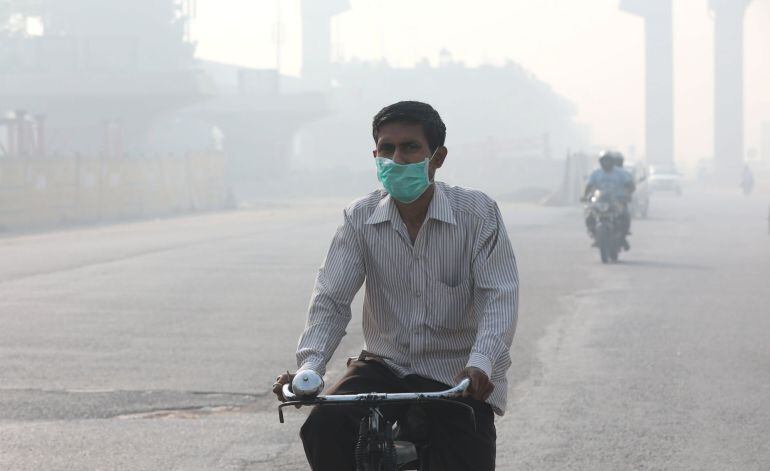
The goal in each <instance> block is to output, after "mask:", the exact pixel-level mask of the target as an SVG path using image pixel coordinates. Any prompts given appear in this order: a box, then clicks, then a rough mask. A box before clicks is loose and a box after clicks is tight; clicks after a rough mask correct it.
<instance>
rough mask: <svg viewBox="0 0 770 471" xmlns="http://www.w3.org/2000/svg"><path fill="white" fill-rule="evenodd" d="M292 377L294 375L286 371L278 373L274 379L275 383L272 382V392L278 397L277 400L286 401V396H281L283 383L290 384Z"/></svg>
mask: <svg viewBox="0 0 770 471" xmlns="http://www.w3.org/2000/svg"><path fill="white" fill-rule="evenodd" d="M293 379H294V375H293V374H290V373H289V372H288V371H287V372H286V373H283V374H281V375H278V377H277V378H276V379H275V383H273V394H275V395H276V396H277V397H278V400H279V401H281V402H286V398H285V397H283V385H284V384H291V381H292V380H293Z"/></svg>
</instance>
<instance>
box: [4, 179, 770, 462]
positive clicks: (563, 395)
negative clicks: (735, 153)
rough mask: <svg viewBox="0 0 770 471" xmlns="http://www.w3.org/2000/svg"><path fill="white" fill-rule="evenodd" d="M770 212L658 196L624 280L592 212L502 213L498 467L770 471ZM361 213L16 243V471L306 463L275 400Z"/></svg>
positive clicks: (258, 214) (241, 218) (12, 383)
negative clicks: (504, 361) (334, 246)
mask: <svg viewBox="0 0 770 471" xmlns="http://www.w3.org/2000/svg"><path fill="white" fill-rule="evenodd" d="M768 200H770V198H768V195H754V196H752V197H750V198H745V197H743V196H741V195H738V194H736V193H733V192H727V191H722V192H714V191H712V192H706V191H703V190H694V191H689V190H688V192H687V194H686V195H685V197H683V198H676V197H673V196H660V197H655V198H654V199H653V206H652V209H651V218H650V219H649V220H644V221H635V223H634V227H633V232H634V235H633V237H632V238H631V243H632V246H633V247H632V251H631V252H630V253H627V254H623V255H622V256H621V263H620V264H617V265H612V266H605V265H602V264H601V263H600V262H599V256H598V253H597V251H596V249H591V248H590V247H589V241H588V238H587V237H586V235H585V233H584V230H583V228H582V222H581V212H580V209H579V208H541V207H536V206H522V205H513V204H505V203H503V204H501V207H502V210H503V215H504V218H505V220H506V222H507V224H508V226H509V232H510V235H511V238H512V241H513V244H514V247H515V249H516V252H517V256H518V259H519V269H520V274H521V280H522V286H521V295H522V299H521V310H520V323H519V328H518V332H517V334H516V339H515V341H514V351H513V360H514V364H513V366H512V369H511V372H510V378H511V380H512V381H511V387H510V391H509V394H510V400H509V411H508V413H507V414H506V415H505V416H504V417H502V418H500V419H499V420H498V422H497V427H498V469H506V470H507V469H510V470H514V469H516V470H522V469H536V470H541V469H542V470H555V469H569V470H575V469H578V470H582V469H584V470H604V469H606V470H621V469H623V470H625V469H677V470H680V469H684V470H689V469H692V470H732V469H734V470H767V469H770V440H768V438H767V437H768V436H770V283H768V280H769V279H770V235H769V234H768V221H767V212H768V207H767V204H768ZM343 206H344V202H338V201H324V202H315V203H313V204H301V203H295V204H292V205H290V206H289V205H287V206H275V207H271V208H263V209H259V210H256V209H255V210H249V211H239V212H232V213H225V214H211V215H200V216H194V217H186V218H178V219H171V220H158V221H149V222H140V223H131V224H122V225H114V226H106V227H96V228H83V229H74V230H67V231H60V232H53V233H47V234H40V235H26V236H16V237H6V238H2V239H0V470H4V471H5V470H9V471H10V470H132V471H133V470H153V471H155V470H161V469H162V470H282V469H285V470H294V469H307V468H306V465H305V464H304V460H303V455H302V447H301V445H300V443H299V440H298V437H297V432H298V429H299V426H300V425H301V422H302V418H303V417H304V415H303V414H304V412H303V411H295V410H291V411H287V419H288V420H287V423H286V424H283V425H280V424H279V423H278V420H277V414H276V411H275V405H276V403H275V402H274V399H273V398H272V397H271V396H270V394H268V389H269V388H270V384H271V383H272V381H273V379H274V377H275V375H276V374H278V373H279V372H280V371H282V370H285V369H287V368H292V367H293V351H294V347H295V345H296V340H297V337H298V335H299V333H300V332H301V329H302V326H303V324H304V316H305V311H306V308H307V303H308V299H309V294H310V290H311V288H312V284H313V279H314V275H315V271H316V269H317V266H318V265H319V263H320V262H321V260H322V258H323V256H324V253H325V251H326V248H327V246H328V242H329V240H330V238H331V236H332V234H333V233H334V230H335V228H336V226H337V224H338V223H339V221H340V218H341V208H342V207H343ZM354 312H360V300H357V301H356V303H355V307H354ZM348 332H349V334H348V336H347V337H346V338H345V339H344V341H343V344H342V345H341V346H340V349H339V350H338V354H337V359H335V360H333V361H332V363H331V370H330V376H331V377H334V376H336V375H338V374H339V372H340V370H341V367H342V365H343V360H342V358H343V357H346V356H349V355H352V354H354V353H355V352H357V351H358V350H359V349H360V347H361V342H362V341H361V335H360V321H359V319H358V317H357V316H354V320H353V322H352V323H351V325H350V328H349V329H348Z"/></svg>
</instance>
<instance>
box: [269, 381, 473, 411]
mask: <svg viewBox="0 0 770 471" xmlns="http://www.w3.org/2000/svg"><path fill="white" fill-rule="evenodd" d="M470 384H471V380H470V379H468V378H465V379H463V380H462V381H460V382H459V383H458V384H457V386H455V387H453V388H450V389H447V390H445V391H436V392H410V393H361V394H337V395H334V394H332V395H328V396H315V397H311V398H299V397H297V395H295V394H294V393H293V392H291V387H290V385H289V384H288V383H287V384H284V385H283V397H284V398H285V399H286V401H287V402H297V403H298V404H300V405H305V404H307V405H311V404H321V403H326V402H334V403H361V402H363V403H369V404H371V403H375V402H376V403H388V402H410V401H424V400H431V399H447V398H452V397H457V396H460V395H461V394H462V393H464V392H465V391H466V390H467V389H468V386H470Z"/></svg>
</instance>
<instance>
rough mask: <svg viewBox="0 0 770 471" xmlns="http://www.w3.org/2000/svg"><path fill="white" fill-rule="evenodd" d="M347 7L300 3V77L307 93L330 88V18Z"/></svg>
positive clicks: (340, 1)
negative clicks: (308, 90)
mask: <svg viewBox="0 0 770 471" xmlns="http://www.w3.org/2000/svg"><path fill="white" fill-rule="evenodd" d="M348 8H350V4H349V1H348V0H323V1H321V0H302V78H303V80H304V81H305V84H306V85H307V87H308V89H310V90H314V91H327V90H328V89H329V88H330V87H331V78H332V77H331V53H332V48H331V44H332V39H331V19H332V17H333V16H335V15H338V14H340V13H342V12H344V11H346V10H347V9H348Z"/></svg>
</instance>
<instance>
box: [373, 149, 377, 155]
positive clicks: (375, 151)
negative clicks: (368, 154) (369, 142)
mask: <svg viewBox="0 0 770 471" xmlns="http://www.w3.org/2000/svg"><path fill="white" fill-rule="evenodd" d="M372 157H377V149H374V150H373V151H372Z"/></svg>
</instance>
